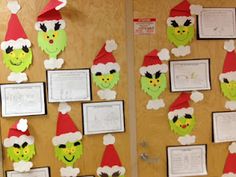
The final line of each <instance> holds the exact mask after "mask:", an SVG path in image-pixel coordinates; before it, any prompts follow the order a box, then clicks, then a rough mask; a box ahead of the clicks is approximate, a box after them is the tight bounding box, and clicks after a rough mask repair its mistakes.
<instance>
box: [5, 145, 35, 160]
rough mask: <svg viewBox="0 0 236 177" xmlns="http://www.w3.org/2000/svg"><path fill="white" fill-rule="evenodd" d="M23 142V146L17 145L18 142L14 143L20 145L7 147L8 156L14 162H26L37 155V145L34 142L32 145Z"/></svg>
mask: <svg viewBox="0 0 236 177" xmlns="http://www.w3.org/2000/svg"><path fill="white" fill-rule="evenodd" d="M25 144H26V142H25V143H23V144H22V145H21V146H20V145H16V143H15V144H14V145H16V146H18V148H17V147H9V148H7V156H8V157H9V158H10V159H11V161H13V162H19V161H25V162H29V161H30V159H32V158H33V156H34V155H35V146H34V144H31V145H28V144H27V145H26V146H24V145H25Z"/></svg>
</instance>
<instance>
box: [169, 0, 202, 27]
mask: <svg viewBox="0 0 236 177" xmlns="http://www.w3.org/2000/svg"><path fill="white" fill-rule="evenodd" d="M201 11H202V6H200V5H190V3H189V2H188V0H183V1H181V2H180V3H179V4H177V5H176V6H175V7H173V8H172V9H171V10H170V14H169V18H168V19H167V24H168V26H171V24H172V20H175V21H176V22H177V23H178V25H184V23H185V22H186V20H190V21H191V24H190V25H193V24H194V17H192V16H191V15H194V14H200V12H201Z"/></svg>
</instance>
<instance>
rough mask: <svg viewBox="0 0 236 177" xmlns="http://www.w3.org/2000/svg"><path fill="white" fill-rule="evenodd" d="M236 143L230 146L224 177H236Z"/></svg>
mask: <svg viewBox="0 0 236 177" xmlns="http://www.w3.org/2000/svg"><path fill="white" fill-rule="evenodd" d="M235 163H236V143H235V142H233V143H231V145H229V153H228V156H227V158H226V161H225V167H224V171H223V175H222V177H233V176H235V175H236V168H235Z"/></svg>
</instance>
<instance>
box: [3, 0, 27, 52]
mask: <svg viewBox="0 0 236 177" xmlns="http://www.w3.org/2000/svg"><path fill="white" fill-rule="evenodd" d="M7 7H8V9H9V10H10V11H11V13H12V14H11V17H10V19H9V21H8V27H7V32H6V35H5V41H3V42H2V43H1V49H2V50H6V49H7V48H8V47H13V49H21V48H22V47H23V46H27V47H30V46H31V42H30V41H29V39H28V37H27V35H26V33H25V31H24V29H23V27H22V25H21V23H20V21H19V19H18V16H17V15H16V13H17V12H18V11H19V10H20V5H19V3H18V2H17V1H9V2H8V4H7Z"/></svg>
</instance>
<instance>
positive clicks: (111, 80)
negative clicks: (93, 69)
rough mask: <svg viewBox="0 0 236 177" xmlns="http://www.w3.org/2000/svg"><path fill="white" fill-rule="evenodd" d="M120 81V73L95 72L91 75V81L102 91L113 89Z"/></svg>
mask: <svg viewBox="0 0 236 177" xmlns="http://www.w3.org/2000/svg"><path fill="white" fill-rule="evenodd" d="M119 80H120V73H119V72H113V71H112V70H111V71H110V74H102V73H101V72H100V73H99V72H97V73H96V74H93V81H94V82H95V84H96V85H97V86H98V87H99V88H100V89H102V90H106V89H113V88H114V86H115V85H117V84H118V82H119Z"/></svg>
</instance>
